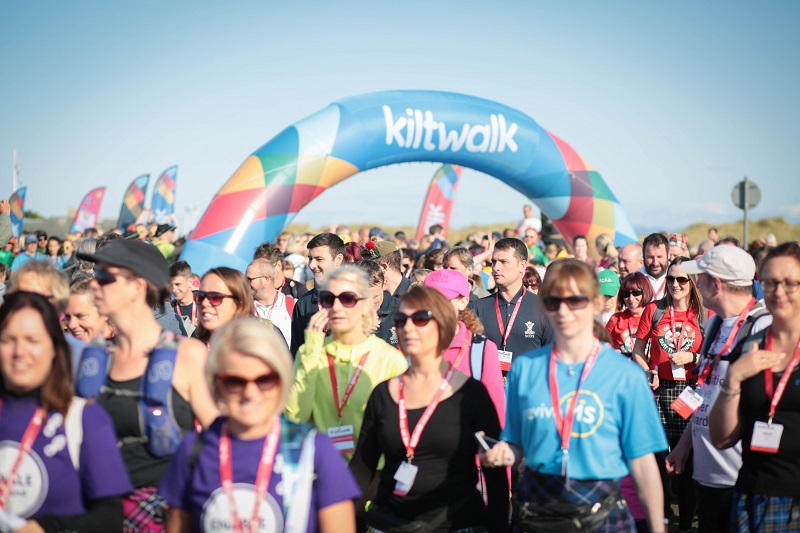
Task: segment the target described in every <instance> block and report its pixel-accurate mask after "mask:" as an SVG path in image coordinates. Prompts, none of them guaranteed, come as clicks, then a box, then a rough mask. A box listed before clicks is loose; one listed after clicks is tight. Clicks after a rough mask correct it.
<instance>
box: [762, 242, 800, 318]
mask: <svg viewBox="0 0 800 533" xmlns="http://www.w3.org/2000/svg"><path fill="white" fill-rule="evenodd" d="M786 281H788V282H794V283H797V282H798V281H800V263H798V262H797V260H795V259H793V258H791V257H775V258H774V259H770V260H769V261H767V262H766V263H765V264H764V266H763V267H762V268H761V285H762V287H763V288H764V303H765V304H766V305H767V309H769V311H770V312H771V313H772V316H773V317H774V318H775V319H776V320H784V321H785V320H791V319H794V318H795V317H797V316H798V314H800V290H798V289H797V288H794V290H793V291H792V289H789V290H790V291H792V292H787V291H786V284H785V283H781V284H780V285H778V286H777V287H775V288H772V287H771V285H773V283H774V282H786Z"/></svg>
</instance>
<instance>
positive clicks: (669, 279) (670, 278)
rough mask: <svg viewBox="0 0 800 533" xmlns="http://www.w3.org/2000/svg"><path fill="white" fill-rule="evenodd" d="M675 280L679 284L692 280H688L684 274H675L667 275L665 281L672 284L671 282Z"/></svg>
mask: <svg viewBox="0 0 800 533" xmlns="http://www.w3.org/2000/svg"><path fill="white" fill-rule="evenodd" d="M676 281H677V282H678V283H679V284H680V285H686V284H687V283H689V282H690V281H692V280H690V279H689V278H687V277H686V276H677V277H675V276H667V283H669V284H670V285H672V284H673V283H675V282H676Z"/></svg>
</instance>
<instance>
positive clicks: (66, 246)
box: [61, 241, 75, 255]
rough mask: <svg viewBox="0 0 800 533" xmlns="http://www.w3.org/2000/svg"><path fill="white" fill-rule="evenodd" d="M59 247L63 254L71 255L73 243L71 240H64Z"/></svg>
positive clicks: (73, 247)
mask: <svg viewBox="0 0 800 533" xmlns="http://www.w3.org/2000/svg"><path fill="white" fill-rule="evenodd" d="M61 249H62V251H63V252H64V255H71V254H72V252H73V250H75V245H74V244H72V241H64V244H63V245H62V246H61Z"/></svg>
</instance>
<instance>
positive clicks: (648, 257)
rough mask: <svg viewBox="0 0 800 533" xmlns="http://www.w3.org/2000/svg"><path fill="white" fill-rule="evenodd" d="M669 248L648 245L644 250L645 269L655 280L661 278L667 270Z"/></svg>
mask: <svg viewBox="0 0 800 533" xmlns="http://www.w3.org/2000/svg"><path fill="white" fill-rule="evenodd" d="M668 264H669V263H668V262H667V247H666V246H664V245H663V244H662V245H658V246H656V245H652V244H649V245H647V248H645V250H644V269H645V270H646V271H647V273H648V274H650V275H651V276H653V277H654V278H660V277H661V276H663V275H664V272H666V270H667V265H668Z"/></svg>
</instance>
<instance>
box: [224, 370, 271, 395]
mask: <svg viewBox="0 0 800 533" xmlns="http://www.w3.org/2000/svg"><path fill="white" fill-rule="evenodd" d="M280 380H281V378H280V377H278V374H275V373H272V374H264V375H263V376H258V377H257V378H256V379H247V378H243V377H241V376H233V375H230V374H223V375H220V376H217V381H218V382H219V384H220V386H221V387H222V389H223V390H225V392H226V393H228V394H241V393H242V392H244V389H245V388H247V384H248V383H255V384H256V387H258V390H260V391H261V392H266V391H268V390H272V389H274V388H275V385H277V384H278V383H279V382H280Z"/></svg>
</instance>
